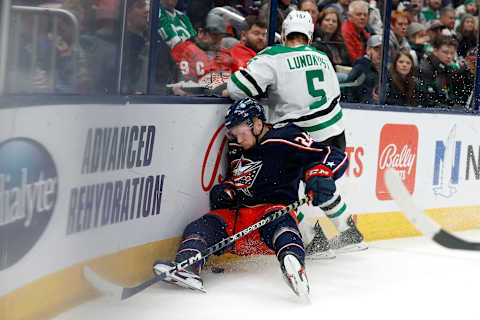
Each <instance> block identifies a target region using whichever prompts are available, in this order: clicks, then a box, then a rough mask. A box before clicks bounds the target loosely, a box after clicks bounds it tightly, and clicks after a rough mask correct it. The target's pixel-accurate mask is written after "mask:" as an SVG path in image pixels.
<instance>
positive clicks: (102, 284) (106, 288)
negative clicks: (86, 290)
mask: <svg viewBox="0 0 480 320" xmlns="http://www.w3.org/2000/svg"><path fill="white" fill-rule="evenodd" d="M83 275H84V276H85V279H87V281H88V282H89V283H90V284H91V285H92V286H93V287H94V288H95V289H97V290H98V291H100V292H101V293H103V294H104V295H105V296H107V297H109V298H111V299H115V300H120V299H121V296H122V290H123V288H122V287H120V286H118V285H116V284H114V283H111V282H110V281H108V280H105V279H103V278H102V277H100V276H99V275H98V274H97V273H96V272H95V271H93V270H92V269H91V268H89V267H87V266H85V267H83Z"/></svg>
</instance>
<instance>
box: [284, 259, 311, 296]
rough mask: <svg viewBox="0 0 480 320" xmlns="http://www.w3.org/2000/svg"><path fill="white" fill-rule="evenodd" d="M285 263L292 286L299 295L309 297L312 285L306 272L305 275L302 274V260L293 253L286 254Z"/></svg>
mask: <svg viewBox="0 0 480 320" xmlns="http://www.w3.org/2000/svg"><path fill="white" fill-rule="evenodd" d="M283 264H284V266H285V272H286V273H287V274H288V277H287V278H288V280H287V281H289V282H290V287H291V289H292V290H293V292H295V294H296V295H297V296H299V297H308V294H309V292H310V287H309V285H308V279H307V276H306V274H305V273H303V277H302V276H301V275H300V272H299V270H301V268H302V267H301V265H300V262H299V261H298V260H297V259H296V258H295V257H293V256H291V255H286V256H285V258H284V260H283Z"/></svg>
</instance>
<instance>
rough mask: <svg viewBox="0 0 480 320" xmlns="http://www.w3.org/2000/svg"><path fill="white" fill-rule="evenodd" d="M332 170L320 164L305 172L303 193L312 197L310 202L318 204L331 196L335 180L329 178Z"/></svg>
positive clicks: (333, 191)
mask: <svg viewBox="0 0 480 320" xmlns="http://www.w3.org/2000/svg"><path fill="white" fill-rule="evenodd" d="M331 176H332V171H331V170H330V169H328V168H327V167H325V166H324V165H322V164H319V165H316V166H315V167H313V168H310V169H308V170H307V172H306V173H305V182H306V185H305V194H307V195H309V196H310V197H311V198H312V204H313V205H314V206H318V205H320V204H322V203H324V202H327V201H328V200H330V199H331V198H332V197H333V194H334V193H335V190H336V189H337V188H336V187H335V181H334V180H333V179H332V178H331Z"/></svg>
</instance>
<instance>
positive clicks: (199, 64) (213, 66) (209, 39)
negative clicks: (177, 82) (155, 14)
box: [172, 12, 233, 82]
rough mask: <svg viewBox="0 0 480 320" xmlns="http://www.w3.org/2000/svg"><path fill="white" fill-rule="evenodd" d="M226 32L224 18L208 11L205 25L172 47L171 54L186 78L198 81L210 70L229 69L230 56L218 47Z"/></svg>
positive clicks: (210, 71)
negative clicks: (193, 34)
mask: <svg viewBox="0 0 480 320" xmlns="http://www.w3.org/2000/svg"><path fill="white" fill-rule="evenodd" d="M226 32H227V26H226V23H225V20H224V19H223V18H222V17H221V16H219V15H217V14H215V13H213V12H209V13H208V15H207V18H206V22H205V25H204V26H203V27H199V28H197V31H196V32H195V36H194V37H193V38H190V39H188V40H185V41H183V42H180V43H178V44H177V45H175V46H174V47H173V48H172V56H173V58H174V59H175V61H176V62H177V65H178V66H179V68H180V71H181V72H182V74H183V77H184V78H185V79H186V80H192V81H195V82H198V81H199V80H201V79H202V78H203V77H205V76H207V75H209V74H211V73H212V72H217V71H221V70H225V71H227V72H230V71H231V68H232V64H233V62H232V59H231V56H230V55H229V54H228V53H226V52H224V51H223V50H221V48H220V42H221V41H222V39H223V37H224V36H225V34H226Z"/></svg>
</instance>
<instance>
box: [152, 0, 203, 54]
mask: <svg viewBox="0 0 480 320" xmlns="http://www.w3.org/2000/svg"><path fill="white" fill-rule="evenodd" d="M177 2H178V0H160V16H159V20H158V32H159V34H160V37H161V38H162V39H163V40H164V41H165V42H166V43H167V45H168V46H169V47H170V49H173V48H174V47H175V46H176V45H178V44H180V43H182V42H184V41H186V40H190V39H192V38H193V37H195V36H196V35H197V33H196V31H195V29H194V28H193V26H192V23H191V21H190V19H189V18H188V16H186V15H185V14H183V13H182V12H180V11H178V10H176V9H175V6H176V5H177Z"/></svg>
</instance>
